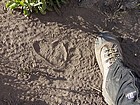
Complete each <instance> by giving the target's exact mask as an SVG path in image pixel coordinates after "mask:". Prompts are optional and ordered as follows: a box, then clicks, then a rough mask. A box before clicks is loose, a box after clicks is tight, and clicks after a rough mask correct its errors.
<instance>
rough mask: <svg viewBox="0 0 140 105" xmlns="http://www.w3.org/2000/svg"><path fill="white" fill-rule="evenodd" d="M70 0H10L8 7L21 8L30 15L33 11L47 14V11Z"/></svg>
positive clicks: (57, 9)
mask: <svg viewBox="0 0 140 105" xmlns="http://www.w3.org/2000/svg"><path fill="white" fill-rule="evenodd" d="M67 2H68V0H9V1H8V2H7V3H6V7H7V8H10V9H11V10H14V9H17V8H19V9H21V10H22V12H23V13H24V15H25V16H29V15H30V14H31V13H32V12H36V13H39V12H40V13H41V14H46V11H56V12H57V13H59V12H60V11H59V8H60V7H61V5H62V4H66V3H67Z"/></svg>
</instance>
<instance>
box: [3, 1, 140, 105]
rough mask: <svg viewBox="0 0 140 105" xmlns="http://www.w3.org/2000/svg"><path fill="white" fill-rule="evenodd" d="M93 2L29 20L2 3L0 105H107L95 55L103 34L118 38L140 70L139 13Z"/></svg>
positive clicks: (129, 60)
mask: <svg viewBox="0 0 140 105" xmlns="http://www.w3.org/2000/svg"><path fill="white" fill-rule="evenodd" d="M89 2H90V3H89ZM89 2H88V3H87V2H85V1H83V2H81V3H82V4H80V5H77V3H75V1H74V2H71V3H70V4H69V5H66V6H64V7H63V8H62V9H61V11H62V14H61V15H57V14H56V13H55V12H48V13H47V14H46V15H44V16H43V15H36V14H33V15H32V16H31V17H30V18H27V17H24V16H23V15H22V14H20V13H19V12H15V13H12V12H11V11H9V10H8V11H6V10H5V9H4V4H3V3H2V2H0V6H1V7H0V8H1V9H0V91H1V94H0V105H107V104H106V103H105V102H104V99H103V97H102V93H101V85H102V75H101V73H100V69H99V67H98V65H97V62H96V59H95V54H94V40H95V37H96V34H95V33H97V32H101V31H110V32H112V33H113V34H114V35H116V36H117V37H118V38H119V41H120V44H121V47H122V49H123V55H124V62H125V64H126V65H127V66H128V67H130V68H132V69H133V70H134V71H137V72H139V71H140V12H139V11H138V10H134V9H133V10H131V11H130V10H129V11H123V12H116V13H115V15H110V13H107V12H104V11H102V10H101V9H99V8H98V7H99V6H97V5H98V2H99V0H98V2H97V1H96V0H95V1H94V2H92V1H90V0H89ZM91 2H92V3H91Z"/></svg>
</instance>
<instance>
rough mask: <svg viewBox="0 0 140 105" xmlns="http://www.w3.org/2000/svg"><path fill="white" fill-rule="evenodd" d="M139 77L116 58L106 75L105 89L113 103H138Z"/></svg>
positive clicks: (118, 104)
mask: <svg viewBox="0 0 140 105" xmlns="http://www.w3.org/2000/svg"><path fill="white" fill-rule="evenodd" d="M139 85H140V78H138V77H137V76H136V75H135V74H134V73H133V72H132V70H130V69H128V68H127V67H125V66H124V65H123V63H122V62H121V60H119V59H118V60H117V61H116V62H115V63H114V64H113V65H112V66H111V67H110V71H109V73H108V76H107V82H106V89H107V92H108V93H109V95H110V97H111V98H112V100H113V101H114V103H115V105H140V100H139V90H140V86H139Z"/></svg>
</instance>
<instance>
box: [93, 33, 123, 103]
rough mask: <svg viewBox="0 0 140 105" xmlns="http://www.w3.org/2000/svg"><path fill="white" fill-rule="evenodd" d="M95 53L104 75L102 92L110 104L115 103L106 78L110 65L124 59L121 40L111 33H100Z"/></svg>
mask: <svg viewBox="0 0 140 105" xmlns="http://www.w3.org/2000/svg"><path fill="white" fill-rule="evenodd" d="M95 55H96V59H97V62H98V65H99V68H100V70H101V73H102V75H103V84H102V94H103V96H104V98H105V101H106V102H107V103H108V104H109V105H114V103H113V101H112V99H111V97H110V96H109V95H108V93H107V90H106V88H105V86H106V78H107V74H108V72H109V70H110V69H109V68H110V66H111V65H112V64H113V63H114V62H115V61H116V60H117V59H118V58H119V59H121V60H123V57H122V50H121V47H120V44H119V41H118V40H117V39H116V38H115V37H114V36H113V35H111V33H102V34H100V35H99V36H98V37H97V39H96V41H95Z"/></svg>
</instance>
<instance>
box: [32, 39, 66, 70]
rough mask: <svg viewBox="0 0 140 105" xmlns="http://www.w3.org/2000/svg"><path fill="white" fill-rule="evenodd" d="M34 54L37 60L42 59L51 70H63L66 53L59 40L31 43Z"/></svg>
mask: <svg viewBox="0 0 140 105" xmlns="http://www.w3.org/2000/svg"><path fill="white" fill-rule="evenodd" d="M33 48H34V52H35V53H36V55H37V57H38V58H39V59H42V60H43V61H44V62H45V63H46V64H47V65H48V66H50V67H51V68H53V69H56V70H57V69H63V68H64V67H65V62H66V60H67V51H66V48H65V46H64V44H63V43H62V42H60V41H59V40H56V41H53V42H47V41H46V40H41V41H35V42H34V43H33Z"/></svg>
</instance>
